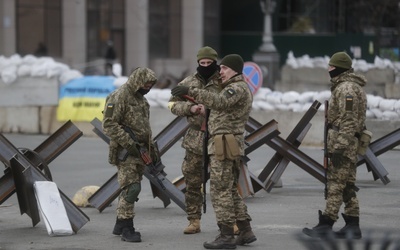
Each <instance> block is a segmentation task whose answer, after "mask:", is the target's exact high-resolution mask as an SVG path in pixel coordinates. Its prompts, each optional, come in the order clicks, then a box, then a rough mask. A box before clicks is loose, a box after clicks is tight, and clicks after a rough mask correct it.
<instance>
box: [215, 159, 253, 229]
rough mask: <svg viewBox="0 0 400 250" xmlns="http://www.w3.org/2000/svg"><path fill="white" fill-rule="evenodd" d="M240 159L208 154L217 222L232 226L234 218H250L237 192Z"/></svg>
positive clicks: (234, 221)
mask: <svg viewBox="0 0 400 250" xmlns="http://www.w3.org/2000/svg"><path fill="white" fill-rule="evenodd" d="M239 164H241V161H240V160H239V159H238V160H235V161H232V160H227V159H225V160H222V161H220V160H217V159H215V156H214V155H210V193H211V194H210V195H211V202H212V205H213V208H214V212H215V215H216V218H217V223H218V224H221V225H225V226H229V227H232V226H233V225H234V224H235V223H236V220H251V217H250V215H249V214H248V213H247V206H246V204H245V203H244V202H243V199H242V197H241V196H240V195H239V192H238V178H239V169H240V168H239V167H240V165H239Z"/></svg>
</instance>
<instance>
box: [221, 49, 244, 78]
mask: <svg viewBox="0 0 400 250" xmlns="http://www.w3.org/2000/svg"><path fill="white" fill-rule="evenodd" d="M220 64H221V65H225V66H227V67H229V68H231V69H233V70H234V71H236V72H237V73H239V74H241V73H242V71H243V64H244V63H243V58H242V57H241V56H240V55H238V54H230V55H226V56H225V57H224V58H222V61H221V63H220Z"/></svg>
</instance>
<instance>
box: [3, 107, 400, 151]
mask: <svg viewBox="0 0 400 250" xmlns="http://www.w3.org/2000/svg"><path fill="white" fill-rule="evenodd" d="M56 112H57V107H56V106H53V107H40V108H39V107H32V108H0V114H1V115H2V117H5V116H3V114H4V113H6V114H7V116H6V119H5V120H4V119H1V121H2V125H1V127H0V128H1V131H0V132H2V133H28V134H45V135H47V134H52V133H54V132H55V131H56V130H57V129H58V128H60V127H61V126H62V125H63V124H64V122H59V121H57V119H56ZM304 113H305V112H291V111H253V112H252V113H251V116H252V117H253V118H254V119H256V120H257V121H259V122H260V123H262V124H265V123H267V122H269V121H271V120H272V119H274V120H276V121H277V122H278V128H279V131H280V132H281V134H280V136H281V137H282V138H286V137H287V136H288V135H289V134H290V132H291V131H292V130H293V128H294V127H295V126H296V124H297V123H298V122H299V121H300V119H301V118H302V117H303V115H304ZM173 119H175V116H174V115H173V114H171V112H170V111H169V110H167V109H164V108H151V109H150V122H151V126H152V129H153V135H154V136H155V135H157V134H158V133H159V132H160V131H161V130H162V129H164V128H165V127H166V126H167V125H168V124H169V123H170V122H171V121H172V120H173ZM4 121H6V122H4ZM73 123H74V124H75V125H76V126H77V127H78V128H79V129H80V130H81V131H82V132H83V135H84V136H95V137H96V136H97V135H96V134H95V133H94V132H93V131H92V129H93V126H92V125H91V124H90V122H76V121H73ZM366 123H367V127H368V129H369V130H371V131H372V132H373V134H374V135H373V140H375V139H378V138H380V137H382V136H384V135H386V134H388V133H390V132H392V131H394V130H396V129H398V128H400V121H386V120H376V119H369V120H367V122H366ZM311 124H312V126H311V129H310V131H309V132H308V133H307V135H306V137H305V138H304V140H303V144H302V145H307V146H321V145H322V143H323V129H324V114H323V112H322V111H319V112H317V114H316V115H315V116H314V117H313V119H312V120H311Z"/></svg>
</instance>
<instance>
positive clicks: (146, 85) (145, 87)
mask: <svg viewBox="0 0 400 250" xmlns="http://www.w3.org/2000/svg"><path fill="white" fill-rule="evenodd" d="M154 84H155V82H146V83H145V84H144V86H143V88H142V89H151V87H153V85H154Z"/></svg>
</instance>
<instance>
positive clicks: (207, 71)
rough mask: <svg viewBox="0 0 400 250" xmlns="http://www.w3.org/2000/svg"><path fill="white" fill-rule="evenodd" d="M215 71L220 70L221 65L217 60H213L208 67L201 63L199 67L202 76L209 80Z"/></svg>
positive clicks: (198, 70)
mask: <svg viewBox="0 0 400 250" xmlns="http://www.w3.org/2000/svg"><path fill="white" fill-rule="evenodd" d="M215 71H219V66H218V65H217V62H216V61H213V62H212V63H211V64H210V65H208V66H207V67H204V66H201V65H199V66H198V67H197V72H198V73H199V75H201V77H203V78H204V79H205V80H208V79H209V78H210V77H211V76H212V75H213V74H214V73H215Z"/></svg>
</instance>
